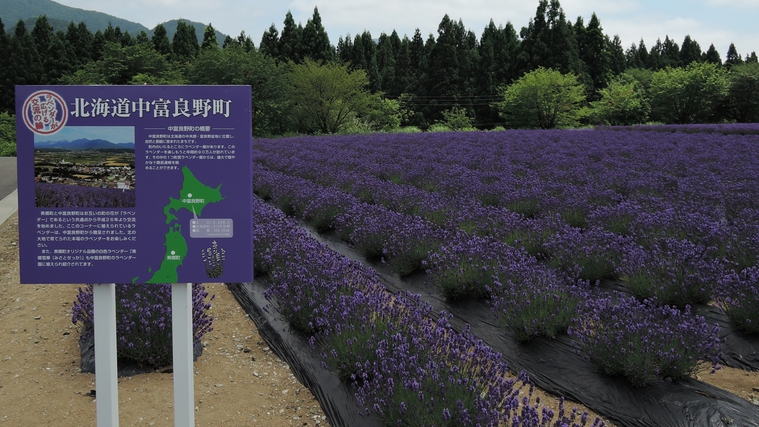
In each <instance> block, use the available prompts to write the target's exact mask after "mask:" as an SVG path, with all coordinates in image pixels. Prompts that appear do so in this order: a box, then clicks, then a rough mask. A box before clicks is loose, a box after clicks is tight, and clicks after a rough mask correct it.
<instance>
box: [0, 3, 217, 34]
mask: <svg viewBox="0 0 759 427" xmlns="http://www.w3.org/2000/svg"><path fill="white" fill-rule="evenodd" d="M41 15H45V16H46V17H47V18H48V21H50V22H51V24H53V28H54V30H62V31H66V28H65V27H63V28H60V25H61V22H65V23H66V26H68V23H69V22H71V21H73V22H74V23H76V24H78V23H79V22H84V23H85V25H87V29H89V30H90V31H91V32H92V33H95V32H96V31H97V30H100V31H105V29H106V28H107V27H108V24H109V23H110V24H111V25H112V26H113V27H114V28H115V27H119V28H120V29H121V31H122V32H127V31H128V32H129V34H130V35H131V36H132V37H134V36H136V35H137V34H139V33H140V31H145V33H146V34H147V35H148V36H149V37H152V36H153V30H154V29H155V27H154V28H152V29H150V28H148V27H146V26H144V25H142V24H140V23H138V22H132V21H129V20H126V19H123V18H119V17H116V16H113V15H109V14H107V13H103V12H98V11H94V10H86V9H80V8H76V7H70V6H66V5H62V4H60V3H56V2H54V1H52V0H0V19H2V21H3V25H4V26H5V29H6V32H7V33H8V34H9V35H10V34H13V30H14V29H15V27H16V24H17V23H18V21H19V19H20V20H23V21H24V23H25V25H26V29H27V31H31V30H32V28H34V22H35V21H36V20H37V17H39V16H41ZM179 21H184V22H185V23H188V24H191V25H192V26H193V27H195V35H196V36H197V37H198V43H202V42H203V32H204V30H205V27H206V24H204V23H202V22H196V21H190V20H188V19H184V18H177V19H172V20H169V21H166V22H162V23H161V24H158V25H163V26H164V28H166V32H167V34H168V36H169V40H171V39H172V38H173V37H174V33H176V30H177V22H179ZM30 23H31V25H30ZM158 25H156V27H157V26H158ZM225 38H226V34H224V33H221V32H220V31H219V30H216V40H217V41H218V42H219V44H221V43H222V42H223V41H224V39H225Z"/></svg>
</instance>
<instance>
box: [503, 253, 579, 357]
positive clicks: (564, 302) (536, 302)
mask: <svg viewBox="0 0 759 427" xmlns="http://www.w3.org/2000/svg"><path fill="white" fill-rule="evenodd" d="M502 268H503V267H502ZM503 269H504V270H506V268H503ZM509 270H511V271H510V272H508V273H502V276H506V277H505V278H504V279H502V280H498V281H496V282H495V283H494V285H493V287H492V288H491V295H492V297H491V304H492V307H493V310H494V311H495V312H496V313H497V315H498V316H499V318H500V321H501V324H502V325H503V326H504V327H505V328H506V329H508V330H510V331H511V333H512V334H514V338H515V339H516V340H517V341H519V342H525V341H529V340H530V339H532V338H533V337H536V336H543V337H546V338H554V337H556V335H558V334H559V333H561V332H565V331H566V330H567V328H568V327H569V326H570V325H571V324H572V320H573V319H574V318H575V317H576V316H577V313H578V312H579V310H580V307H581V306H582V304H583V301H584V300H585V299H586V298H587V294H588V290H587V284H585V283H584V282H579V283H577V284H570V283H567V282H566V281H563V280H562V279H561V278H559V277H558V276H556V274H554V273H553V272H552V271H550V270H548V269H546V268H543V267H542V266H540V265H537V264H533V265H529V264H522V265H520V266H519V267H517V266H516V265H512V266H510V267H509ZM516 270H521V271H519V272H518V273H516ZM519 276H521V278H520V277H519Z"/></svg>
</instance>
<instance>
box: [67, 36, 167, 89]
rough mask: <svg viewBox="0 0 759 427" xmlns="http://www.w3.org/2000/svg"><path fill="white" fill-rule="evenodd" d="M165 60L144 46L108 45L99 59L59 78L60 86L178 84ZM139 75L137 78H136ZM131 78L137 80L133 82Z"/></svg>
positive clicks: (149, 47) (153, 50) (110, 43)
mask: <svg viewBox="0 0 759 427" xmlns="http://www.w3.org/2000/svg"><path fill="white" fill-rule="evenodd" d="M172 71H173V70H172V69H171V68H170V66H169V63H168V60H167V59H166V58H165V57H164V56H163V55H161V54H160V53H158V52H156V51H155V49H153V47H152V46H150V45H147V44H136V45H134V46H121V45H120V44H118V43H112V42H108V43H106V45H105V50H104V52H103V58H102V59H100V60H98V61H93V62H90V63H89V64H87V65H86V66H85V67H84V68H82V69H81V70H78V71H77V72H76V73H74V74H73V75H70V76H64V77H63V78H62V79H61V83H62V84H113V85H124V84H134V83H138V82H139V83H154V84H167V83H182V81H181V80H178V79H180V78H179V77H178V76H177V75H176V74H172ZM138 76H139V77H138ZM135 78H138V79H137V80H136V81H135Z"/></svg>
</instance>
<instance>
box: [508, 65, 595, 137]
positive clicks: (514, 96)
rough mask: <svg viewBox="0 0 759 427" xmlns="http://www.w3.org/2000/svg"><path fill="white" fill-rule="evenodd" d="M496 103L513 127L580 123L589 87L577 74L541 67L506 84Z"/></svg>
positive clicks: (584, 111) (543, 127)
mask: <svg viewBox="0 0 759 427" xmlns="http://www.w3.org/2000/svg"><path fill="white" fill-rule="evenodd" d="M502 96H503V100H502V101H499V102H497V103H495V107H496V108H498V110H499V111H500V113H501V117H502V118H503V119H504V121H505V124H506V125H507V126H509V127H526V128H542V129H552V128H555V127H572V126H576V125H578V124H579V122H580V119H582V118H583V117H584V116H585V115H586V114H587V109H586V108H585V107H584V106H583V103H584V102H585V89H584V87H583V85H582V84H580V83H579V81H578V79H577V76H576V75H574V74H562V73H560V72H558V71H555V70H551V69H548V68H543V67H539V68H538V69H536V70H534V71H531V72H529V73H527V74H525V75H524V76H522V77H521V78H519V80H517V81H516V82H514V83H513V84H511V85H510V86H508V87H505V88H504V89H503V91H502Z"/></svg>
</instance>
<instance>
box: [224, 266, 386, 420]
mask: <svg viewBox="0 0 759 427" xmlns="http://www.w3.org/2000/svg"><path fill="white" fill-rule="evenodd" d="M267 286H268V285H267V284H266V283H263V282H259V281H254V282H253V283H227V287H228V288H229V290H230V291H231V292H232V294H233V295H234V296H235V299H236V300H237V302H238V303H239V304H240V306H242V308H243V309H244V310H245V312H246V313H248V315H249V316H250V318H251V319H253V321H254V322H255V324H256V326H257V327H258V333H259V334H260V335H261V337H262V338H263V339H264V341H266V343H267V344H268V345H269V347H270V348H271V349H272V351H274V353H275V354H276V355H277V356H278V357H279V358H281V359H282V360H284V361H285V362H287V363H288V364H289V365H290V367H291V369H292V371H293V375H295V377H296V378H298V381H300V382H301V383H302V384H303V385H305V386H306V387H308V389H309V390H310V391H311V393H313V395H314V397H316V399H317V400H318V401H319V404H320V405H321V407H322V410H323V411H324V414H325V415H326V416H327V419H328V420H329V422H330V424H331V425H332V426H333V427H343V426H344V427H354V426H365V427H380V426H381V424H379V423H378V422H377V421H376V420H375V419H373V418H370V417H367V416H366V415H361V414H360V412H361V410H360V409H361V408H360V407H359V406H358V402H357V400H356V398H355V395H354V393H353V391H351V390H350V387H349V386H348V385H347V384H346V383H344V382H342V381H340V379H339V378H338V377H337V375H335V374H333V373H332V372H330V371H328V370H326V369H324V367H323V366H322V358H321V355H320V354H319V352H318V351H315V350H313V349H311V347H310V346H309V344H308V340H307V338H306V336H305V335H303V334H302V333H300V332H298V331H295V330H293V329H292V328H290V326H289V325H288V324H287V323H286V322H285V321H284V320H282V319H280V318H279V317H278V316H277V315H276V314H275V313H274V311H275V310H274V308H269V309H268V311H267V310H264V307H265V306H267V305H268V301H267V300H266V298H264V295H263V293H264V290H265V289H266V287H267Z"/></svg>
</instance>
